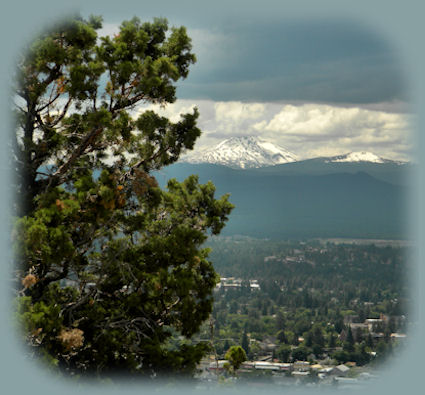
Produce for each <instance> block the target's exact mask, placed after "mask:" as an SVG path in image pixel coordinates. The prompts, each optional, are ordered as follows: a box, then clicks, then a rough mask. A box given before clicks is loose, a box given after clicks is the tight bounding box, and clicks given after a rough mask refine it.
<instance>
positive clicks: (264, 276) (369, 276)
mask: <svg viewBox="0 0 425 395" xmlns="http://www.w3.org/2000/svg"><path fill="white" fill-rule="evenodd" d="M209 243H210V245H212V247H213V252H212V256H213V257H214V262H215V265H216V268H217V270H218V271H219V273H220V274H221V275H222V276H230V275H234V276H235V277H238V278H241V279H242V282H241V286H240V287H233V288H231V287H229V288H226V289H225V288H224V287H221V288H220V289H219V290H217V291H216V293H215V304H214V309H213V313H212V317H213V320H212V324H213V335H214V344H215V348H216V351H217V353H218V355H221V354H224V353H225V352H226V350H227V349H228V348H229V347H230V346H232V345H235V344H240V345H242V347H243V348H244V349H245V351H246V353H247V355H248V357H250V358H256V357H258V356H261V355H264V353H265V350H267V347H268V346H267V341H268V342H270V343H273V344H275V345H276V347H272V348H273V354H274V356H275V357H276V358H278V359H280V360H281V361H285V362H286V361H290V360H307V359H308V358H311V357H312V356H315V357H316V358H318V359H319V358H320V357H324V356H326V355H328V356H330V357H332V358H334V359H336V360H337V361H339V362H347V361H353V362H356V363H357V364H358V365H363V364H365V363H367V362H369V361H370V359H371V356H372V355H374V353H376V354H377V355H378V356H379V357H380V358H384V357H385V356H386V355H388V354H389V353H390V352H391V349H392V346H393V345H394V344H395V342H394V341H393V340H391V333H395V332H404V331H405V330H406V323H407V321H408V320H407V312H408V308H407V305H408V292H407V283H406V276H405V273H406V266H407V265H406V260H407V255H408V249H407V248H405V247H399V246H391V245H387V246H382V247H378V246H376V245H373V244H369V245H356V244H333V243H326V244H323V243H320V242H317V241H310V242H299V241H285V242H284V241H279V242H278V241H266V240H255V239H243V238H239V239H234V238H233V239H223V238H220V240H217V239H216V240H210V242H209ZM250 279H257V280H258V282H259V284H260V290H254V289H251V288H250V286H249V280H250ZM382 316H385V317H386V320H384V321H382V322H381V321H377V323H376V324H374V325H373V327H372V328H371V330H370V331H369V330H368V329H365V328H355V329H353V330H352V329H351V327H350V325H348V322H349V321H351V322H356V323H362V322H364V321H365V320H366V319H370V318H375V319H379V318H380V317H382ZM403 316H404V318H401V317H403ZM208 330H209V331H210V332H211V328H209V329H208V328H206V327H205V328H204V333H203V335H204V336H207V335H208ZM210 336H211V334H210ZM254 340H255V341H254ZM269 346H270V345H269Z"/></svg>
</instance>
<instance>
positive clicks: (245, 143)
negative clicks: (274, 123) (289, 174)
mask: <svg viewBox="0 0 425 395" xmlns="http://www.w3.org/2000/svg"><path fill="white" fill-rule="evenodd" d="M296 160H297V156H296V155H295V154H293V153H291V152H289V151H287V150H286V149H284V148H282V147H279V146H278V145H276V144H273V143H270V142H268V141H266V140H263V139H260V138H258V137H231V138H229V139H226V140H224V141H222V142H221V143H219V144H217V145H216V146H215V147H213V148H207V149H203V150H201V151H198V152H191V153H190V154H187V155H186V156H185V157H184V158H182V161H184V162H189V163H213V164H220V165H224V166H228V167H233V168H242V169H248V168H257V167H264V166H273V165H277V164H282V163H289V162H295V161H296Z"/></svg>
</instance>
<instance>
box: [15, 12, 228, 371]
mask: <svg viewBox="0 0 425 395" xmlns="http://www.w3.org/2000/svg"><path fill="white" fill-rule="evenodd" d="M100 27H101V19H100V18H94V17H92V18H90V19H89V20H84V19H83V18H81V17H73V18H71V19H69V20H65V21H62V22H61V23H59V24H57V25H55V26H53V27H52V28H51V29H50V30H47V31H45V32H44V33H43V34H41V35H40V36H39V37H37V39H36V40H34V41H33V42H32V43H30V45H29V46H28V48H27V49H26V50H25V51H24V53H23V55H22V58H21V59H20V60H19V64H18V68H17V75H16V96H15V102H16V119H17V130H16V139H15V141H16V143H15V146H14V157H15V159H16V160H15V167H16V171H17V173H16V192H17V196H19V199H17V205H16V207H15V209H16V216H17V221H16V228H15V231H14V244H15V247H16V261H17V263H16V265H17V272H18V275H17V278H16V280H17V281H16V287H15V288H16V291H17V293H18V295H19V296H18V297H17V320H18V321H19V323H20V324H21V325H22V327H23V329H24V336H25V339H26V341H27V343H28V344H29V345H30V346H31V349H32V350H33V351H34V353H35V354H37V355H42V356H44V357H45V359H46V358H47V359H48V360H49V361H50V362H51V363H52V364H54V365H57V366H59V367H60V368H62V369H64V370H65V371H67V372H70V373H89V372H96V374H98V375H100V376H102V375H103V376H106V375H108V374H110V373H113V372H120V371H124V372H126V373H134V374H137V375H139V374H147V375H152V374H159V373H161V372H163V371H164V372H182V373H191V372H192V371H193V370H194V368H195V366H196V363H197V362H198V361H199V360H200V358H201V357H202V355H203V354H204V353H205V351H206V349H207V345H206V344H204V343H199V344H192V343H190V338H191V337H192V335H193V334H195V333H196V332H197V331H198V329H199V328H200V325H201V323H202V322H203V321H204V320H205V319H206V318H207V317H208V316H209V314H210V312H211V310H212V290H213V288H214V286H215V284H216V282H217V274H216V273H215V271H214V268H213V265H212V263H211V262H210V261H209V260H208V250H207V249H205V248H202V244H203V243H204V241H205V240H206V238H207V236H208V234H209V233H211V234H218V233H219V232H220V231H221V229H222V228H223V226H224V224H225V221H226V220H227V218H228V215H229V214H230V212H231V209H232V207H233V206H232V205H231V204H230V203H229V202H228V197H227V196H223V197H222V198H220V199H216V198H215V197H214V192H215V188H214V185H213V184H212V183H207V184H205V185H200V184H198V179H197V177H196V176H190V177H189V178H187V179H186V180H185V181H184V182H182V183H179V182H177V181H176V180H171V181H169V183H168V185H167V188H166V189H165V190H161V189H160V188H159V187H158V183H157V181H156V179H155V178H154V176H153V175H152V172H153V171H154V170H158V169H160V168H162V167H163V166H166V165H169V164H172V163H174V162H176V161H177V160H178V158H179V156H180V154H181V153H182V152H184V151H185V150H189V149H192V148H193V146H194V143H195V141H196V139H197V138H198V137H199V135H200V130H199V129H198V127H197V126H196V121H197V118H198V115H199V114H198V111H197V109H196V108H195V109H194V110H193V111H192V112H191V113H187V114H183V115H181V118H180V120H179V121H177V122H174V123H173V122H171V121H170V120H169V119H167V118H165V117H162V116H160V115H158V114H157V113H155V112H154V111H152V110H149V111H147V110H146V111H142V112H140V113H139V115H138V114H137V111H135V109H136V106H137V105H141V104H155V103H157V104H160V105H163V106H165V105H166V104H167V103H172V102H174V101H175V99H176V86H175V83H176V82H177V81H178V80H179V79H183V78H185V77H186V76H187V75H188V71H189V66H190V65H191V64H192V63H194V62H195V56H194V54H192V52H191V40H190V38H189V37H188V36H187V34H186V30H185V28H184V27H179V28H172V29H171V31H170V30H169V28H168V23H167V21H166V20H165V19H155V20H154V21H153V22H152V23H141V21H140V20H139V19H138V18H133V19H132V20H131V21H125V22H123V23H122V24H121V26H120V29H119V33H118V34H116V35H115V36H113V37H101V38H98V37H97V30H98V29H99V28H100ZM181 337H183V338H184V339H185V340H184V341H182V342H179V341H177V340H176V339H179V338H181ZM171 340H172V342H171Z"/></svg>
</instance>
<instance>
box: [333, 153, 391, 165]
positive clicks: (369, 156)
mask: <svg viewBox="0 0 425 395" xmlns="http://www.w3.org/2000/svg"><path fill="white" fill-rule="evenodd" d="M326 162H334V163H335V162H370V163H387V162H391V161H389V160H387V159H383V158H381V157H380V156H378V155H375V154H373V153H372V152H367V151H358V152H350V153H348V154H345V155H338V156H333V157H332V158H329V159H328V160H327V161H326Z"/></svg>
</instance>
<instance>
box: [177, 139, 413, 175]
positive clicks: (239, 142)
mask: <svg viewBox="0 0 425 395" xmlns="http://www.w3.org/2000/svg"><path fill="white" fill-rule="evenodd" d="M311 159H317V160H322V161H325V162H329V163H376V164H384V163H394V164H398V165H402V164H405V163H408V162H402V161H394V160H391V159H385V158H383V157H381V156H378V155H376V154H374V153H372V152H369V151H352V152H348V153H345V154H340V155H334V156H329V157H315V158H309V159H299V158H298V156H297V155H296V154H294V153H292V152H290V151H288V150H286V149H285V148H283V147H281V146H279V145H277V144H274V143H272V142H270V141H267V140H264V139H262V138H259V137H253V136H250V137H247V136H245V137H231V138H229V139H225V140H223V141H221V142H220V143H218V144H217V145H216V146H214V147H212V148H204V149H201V150H198V151H192V152H190V153H187V154H185V155H184V156H183V157H182V158H181V160H180V162H186V163H192V164H200V163H210V164H218V165H224V166H228V167H231V168H234V169H235V168H236V169H237V168H241V169H253V168H257V169H258V168H262V167H270V166H275V165H282V164H287V163H296V162H303V161H306V160H311Z"/></svg>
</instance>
